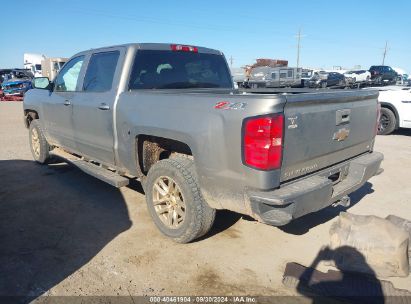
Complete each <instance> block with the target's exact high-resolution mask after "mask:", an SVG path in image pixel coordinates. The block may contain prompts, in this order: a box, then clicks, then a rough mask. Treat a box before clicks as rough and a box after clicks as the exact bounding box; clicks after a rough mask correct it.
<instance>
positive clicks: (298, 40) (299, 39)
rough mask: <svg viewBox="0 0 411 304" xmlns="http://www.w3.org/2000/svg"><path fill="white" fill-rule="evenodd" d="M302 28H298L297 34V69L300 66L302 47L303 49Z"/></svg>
mask: <svg viewBox="0 0 411 304" xmlns="http://www.w3.org/2000/svg"><path fill="white" fill-rule="evenodd" d="M301 37H302V36H301V28H299V29H298V35H297V69H298V68H299V67H300V49H301Z"/></svg>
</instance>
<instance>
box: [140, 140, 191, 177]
mask: <svg viewBox="0 0 411 304" xmlns="http://www.w3.org/2000/svg"><path fill="white" fill-rule="evenodd" d="M173 155H181V156H185V157H188V158H192V159H193V152H192V149H191V147H190V146H189V145H188V144H187V143H185V142H183V141H179V140H176V139H172V138H165V137H158V136H153V135H146V134H139V135H138V136H136V138H135V158H136V165H137V172H138V174H139V175H140V176H147V173H148V171H149V170H150V168H151V166H152V165H154V164H155V163H156V162H158V161H160V160H162V159H167V158H170V157H172V156H173Z"/></svg>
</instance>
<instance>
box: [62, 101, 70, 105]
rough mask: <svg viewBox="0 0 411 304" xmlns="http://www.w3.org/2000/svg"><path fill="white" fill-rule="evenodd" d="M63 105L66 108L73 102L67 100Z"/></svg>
mask: <svg viewBox="0 0 411 304" xmlns="http://www.w3.org/2000/svg"><path fill="white" fill-rule="evenodd" d="M63 104H64V105H65V106H69V105H71V102H70V100H65V101H64V103H63Z"/></svg>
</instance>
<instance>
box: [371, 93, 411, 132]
mask: <svg viewBox="0 0 411 304" xmlns="http://www.w3.org/2000/svg"><path fill="white" fill-rule="evenodd" d="M378 101H379V102H380V104H381V114H380V120H379V124H378V134H380V135H388V134H390V133H392V132H393V131H394V130H396V129H398V128H411V88H409V87H400V86H387V87H384V88H380V94H379V96H378Z"/></svg>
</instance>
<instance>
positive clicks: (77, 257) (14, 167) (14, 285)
mask: <svg viewBox="0 0 411 304" xmlns="http://www.w3.org/2000/svg"><path fill="white" fill-rule="evenodd" d="M375 149H376V150H378V151H380V152H383V153H384V155H385V160H384V162H383V168H384V169H385V172H384V173H383V174H382V175H380V176H376V177H373V178H372V179H371V180H370V182H369V183H367V184H366V185H365V186H364V187H363V188H362V189H360V190H359V191H357V192H355V193H353V194H352V195H351V199H352V202H353V206H352V207H351V208H349V211H350V212H352V213H355V214H373V215H377V216H382V217H385V216H387V215H389V214H395V215H398V216H402V217H409V218H411V200H410V197H411V187H410V180H409V172H410V171H411V132H410V131H407V130H401V131H399V132H396V134H394V135H390V136H384V137H383V136H378V138H377V142H376V148H375ZM342 210H344V208H342V207H337V208H334V207H329V208H326V209H324V210H322V211H321V212H318V213H316V214H312V215H309V216H306V217H304V218H301V219H299V220H296V221H295V222H294V223H292V224H290V225H288V226H286V227H282V228H275V227H271V226H267V225H263V224H260V223H257V222H255V221H253V220H250V219H249V218H243V217H242V216H241V215H238V214H235V213H232V212H225V211H224V212H218V214H217V222H216V225H215V227H214V228H213V230H212V231H211V233H210V234H208V235H207V236H206V237H204V238H203V239H201V240H198V241H196V242H194V243H191V244H186V245H181V244H176V243H173V242H172V241H169V240H168V239H166V238H165V237H163V236H162V235H161V234H160V233H159V232H158V231H157V229H156V228H155V226H154V224H153V223H152V221H151V220H150V218H149V215H148V212H147V210H146V204H145V200H144V195H143V194H142V189H141V186H140V185H139V183H138V182H135V183H133V184H132V185H130V186H129V187H126V188H122V189H121V190H118V189H116V188H113V187H111V186H110V185H108V184H105V183H103V182H101V181H99V180H97V179H95V178H93V177H90V176H88V175H86V174H84V173H82V172H81V171H80V170H78V169H76V168H74V167H71V166H69V165H67V164H65V163H59V162H55V163H53V164H50V165H48V166H40V165H37V164H36V163H34V162H33V160H32V158H31V154H30V151H29V146H28V135H27V130H26V129H25V128H24V126H23V114H22V105H21V103H18V102H14V103H13V102H3V103H0V295H29V296H30V297H32V298H36V297H37V296H39V295H42V294H45V295H98V296H100V295H104V296H111V295H124V296H130V295H293V294H295V292H294V291H292V290H288V289H286V288H284V286H283V285H282V283H281V280H282V275H283V271H284V267H285V264H286V263H287V262H291V261H294V262H298V263H301V264H303V265H306V266H308V265H310V264H311V262H312V261H313V260H314V258H315V257H316V255H317V253H318V252H319V250H320V249H321V247H322V246H323V245H327V244H328V242H329V228H330V226H331V224H332V223H333V222H334V221H335V220H336V217H337V216H338V213H339V212H340V211H342ZM325 269H327V268H326V266H325V265H320V270H325ZM391 281H392V282H393V283H394V285H395V287H397V288H404V289H408V290H411V279H410V277H408V278H392V279H391Z"/></svg>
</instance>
